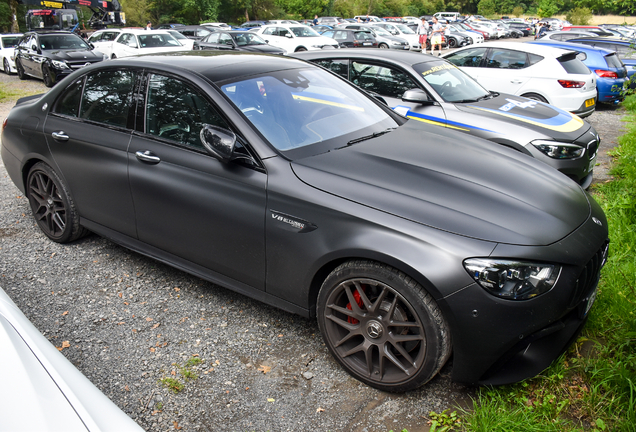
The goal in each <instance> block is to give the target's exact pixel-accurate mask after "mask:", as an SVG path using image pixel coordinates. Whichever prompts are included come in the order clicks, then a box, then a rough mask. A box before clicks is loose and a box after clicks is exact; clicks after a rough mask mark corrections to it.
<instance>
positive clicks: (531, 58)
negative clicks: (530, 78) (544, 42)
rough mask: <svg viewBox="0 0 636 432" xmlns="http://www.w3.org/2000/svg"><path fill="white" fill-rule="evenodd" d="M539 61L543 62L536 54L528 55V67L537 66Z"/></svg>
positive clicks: (541, 57)
mask: <svg viewBox="0 0 636 432" xmlns="http://www.w3.org/2000/svg"><path fill="white" fill-rule="evenodd" d="M541 60H543V56H540V55H537V54H530V53H528V65H529V66H531V65H533V64H537V63H539V62H540V61H541Z"/></svg>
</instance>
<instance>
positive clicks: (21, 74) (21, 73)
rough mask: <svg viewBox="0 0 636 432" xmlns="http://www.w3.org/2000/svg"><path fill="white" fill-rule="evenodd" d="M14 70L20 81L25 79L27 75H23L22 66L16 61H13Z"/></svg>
mask: <svg viewBox="0 0 636 432" xmlns="http://www.w3.org/2000/svg"><path fill="white" fill-rule="evenodd" d="M15 69H16V70H17V71H18V78H20V79H21V80H25V79H27V78H28V77H27V75H26V74H25V73H24V66H22V62H21V61H20V60H18V59H16V60H15Z"/></svg>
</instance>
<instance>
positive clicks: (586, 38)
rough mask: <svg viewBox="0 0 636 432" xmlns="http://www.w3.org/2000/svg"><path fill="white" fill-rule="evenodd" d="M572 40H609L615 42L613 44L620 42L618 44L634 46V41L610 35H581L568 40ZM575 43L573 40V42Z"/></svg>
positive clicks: (608, 41)
mask: <svg viewBox="0 0 636 432" xmlns="http://www.w3.org/2000/svg"><path fill="white" fill-rule="evenodd" d="M570 41H592V42H607V43H613V44H618V45H626V46H632V45H633V42H630V41H627V40H624V39H619V38H609V37H603V36H581V37H578V38H574V39H570V40H569V41H568V42H570ZM571 43H573V42H571Z"/></svg>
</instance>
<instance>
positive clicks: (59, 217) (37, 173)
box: [27, 162, 88, 243]
mask: <svg viewBox="0 0 636 432" xmlns="http://www.w3.org/2000/svg"><path fill="white" fill-rule="evenodd" d="M27 194H28V197H29V204H30V205H31V211H32V212H33V217H34V218H35V221H36V222H37V224H38V227H40V230H42V232H43V233H44V234H45V235H46V236H47V237H48V238H50V239H51V240H53V241H54V242H57V243H68V242H71V241H74V240H77V239H79V238H80V237H83V236H84V235H86V234H87V233H88V231H87V230H86V228H83V227H82V226H81V225H80V224H79V214H78V213H77V210H76V209H75V204H74V203H73V199H72V198H71V196H70V194H69V192H68V189H67V188H66V186H65V185H64V183H63V182H62V180H61V179H60V177H59V176H58V175H57V173H56V172H55V171H53V169H52V168H51V167H50V166H48V165H47V164H45V163H44V162H39V163H37V164H35V165H34V166H33V168H31V170H30V171H29V175H28V177H27Z"/></svg>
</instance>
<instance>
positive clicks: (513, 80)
mask: <svg viewBox="0 0 636 432" xmlns="http://www.w3.org/2000/svg"><path fill="white" fill-rule="evenodd" d="M510 82H511V83H513V84H521V83H522V82H523V80H520V79H512V80H510Z"/></svg>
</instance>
